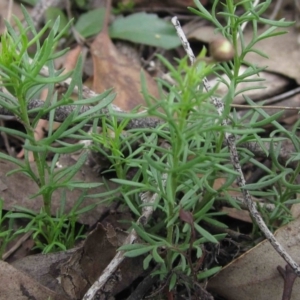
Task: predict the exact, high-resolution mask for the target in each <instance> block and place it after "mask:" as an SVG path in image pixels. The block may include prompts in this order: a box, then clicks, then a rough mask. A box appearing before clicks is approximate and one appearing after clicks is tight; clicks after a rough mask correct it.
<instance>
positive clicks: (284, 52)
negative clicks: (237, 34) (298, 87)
mask: <svg viewBox="0 0 300 300" xmlns="http://www.w3.org/2000/svg"><path fill="white" fill-rule="evenodd" d="M261 33H262V31H258V33H257V34H258V35H259V34H261ZM252 34H253V32H252V31H251V30H249V31H247V30H246V32H245V41H246V42H247V41H249V40H250V39H251V38H252ZM298 35H299V33H298V32H297V31H296V30H295V29H294V28H292V27H291V28H289V31H288V32H287V33H286V34H284V35H279V36H275V37H272V38H270V39H264V40H262V41H260V42H259V43H258V44H256V45H255V49H257V50H260V51H263V52H264V53H266V54H267V55H268V57H269V58H268V59H267V58H264V57H262V56H260V55H258V54H255V53H253V52H251V53H249V54H247V56H246V58H245V59H246V61H249V62H250V63H253V64H255V65H258V66H259V67H263V66H268V69H267V70H268V71H272V72H275V73H278V74H282V75H285V76H287V77H289V78H293V79H295V80H296V81H297V82H298V83H300V72H299V69H300V51H299V44H298Z"/></svg>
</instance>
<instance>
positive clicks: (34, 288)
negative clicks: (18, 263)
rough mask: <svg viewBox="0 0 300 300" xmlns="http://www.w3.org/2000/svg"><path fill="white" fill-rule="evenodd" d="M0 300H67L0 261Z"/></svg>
mask: <svg viewBox="0 0 300 300" xmlns="http://www.w3.org/2000/svg"><path fill="white" fill-rule="evenodd" d="M0 282H1V291H0V300H7V299H13V300H26V299H28V300H31V299H39V300H48V299H53V300H67V299H68V298H66V297H64V296H62V295H58V294H57V293H55V292H53V291H51V290H49V289H48V288H46V287H44V286H42V285H41V284H39V283H38V282H37V281H35V280H34V279H32V278H30V277H29V276H27V275H26V274H24V273H22V272H21V271H19V270H17V269H15V268H14V267H12V266H11V265H9V264H8V263H6V262H3V261H1V260H0Z"/></svg>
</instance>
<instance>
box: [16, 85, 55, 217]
mask: <svg viewBox="0 0 300 300" xmlns="http://www.w3.org/2000/svg"><path fill="white" fill-rule="evenodd" d="M22 90H23V89H22V86H19V88H18V91H17V93H16V94H17V98H18V99H19V104H20V115H21V120H22V121H23V125H24V126H25V130H26V133H27V134H28V136H29V137H30V139H29V143H30V144H31V145H32V146H36V145H37V143H35V142H33V141H35V136H34V128H32V127H31V123H30V119H29V117H28V110H27V103H26V100H25V98H24V96H23V92H22ZM25 151H26V150H25ZM33 157H34V161H35V164H36V167H37V173H38V174H37V175H38V176H37V177H36V178H33V179H34V180H35V182H36V184H37V185H38V187H40V188H41V187H43V186H45V185H46V180H45V169H44V163H45V162H43V161H42V159H41V155H40V154H39V153H38V152H36V151H33ZM43 202H44V210H45V212H46V213H47V214H48V215H49V216H50V215H51V193H47V192H46V193H43Z"/></svg>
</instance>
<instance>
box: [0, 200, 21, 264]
mask: <svg viewBox="0 0 300 300" xmlns="http://www.w3.org/2000/svg"><path fill="white" fill-rule="evenodd" d="M3 202H4V201H3V199H0V259H2V256H3V254H4V251H5V249H6V247H7V245H8V243H9V242H10V241H12V240H13V239H14V238H15V237H16V236H17V235H18V234H19V232H14V230H13V220H11V219H10V215H11V214H12V212H7V213H4V211H3Z"/></svg>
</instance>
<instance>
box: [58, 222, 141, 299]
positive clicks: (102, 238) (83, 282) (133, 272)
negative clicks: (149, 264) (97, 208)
mask: <svg viewBox="0 0 300 300" xmlns="http://www.w3.org/2000/svg"><path fill="white" fill-rule="evenodd" d="M126 236H127V234H126V233H125V232H123V231H120V230H118V229H116V228H113V227H112V225H110V224H107V227H104V226H103V225H101V224H98V226H97V228H96V229H95V230H94V231H92V232H91V233H90V234H89V235H88V237H87V239H86V240H85V242H84V245H83V247H81V248H80V249H78V250H77V251H76V252H74V253H73V254H72V256H71V257H70V259H69V260H68V261H67V262H65V263H64V264H63V265H62V266H61V268H60V269H61V273H60V278H61V286H62V287H63V289H64V290H65V292H66V293H67V294H68V295H69V296H70V297H71V298H72V299H81V298H82V297H83V295H84V294H85V293H86V291H87V290H88V288H89V287H90V286H91V285H92V284H93V283H94V282H95V281H96V280H97V279H98V277H99V276H100V275H101V273H102V272H103V270H104V269H105V267H106V266H107V265H108V264H109V262H110V261H111V260H112V259H113V257H114V256H115V254H116V251H117V248H118V247H120V246H121V245H122V243H123V242H124V240H125V238H126ZM142 260H143V258H140V257H138V258H134V259H130V258H126V259H125V260H124V261H123V263H122V264H121V266H120V276H121V280H120V281H116V282H115V286H113V287H111V290H105V292H106V293H108V292H109V293H111V294H112V295H115V294H117V293H118V292H120V291H122V289H124V288H125V287H127V286H129V285H130V283H132V281H133V280H135V279H136V278H137V277H138V276H139V275H140V274H141V273H142V272H143V268H142Z"/></svg>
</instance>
